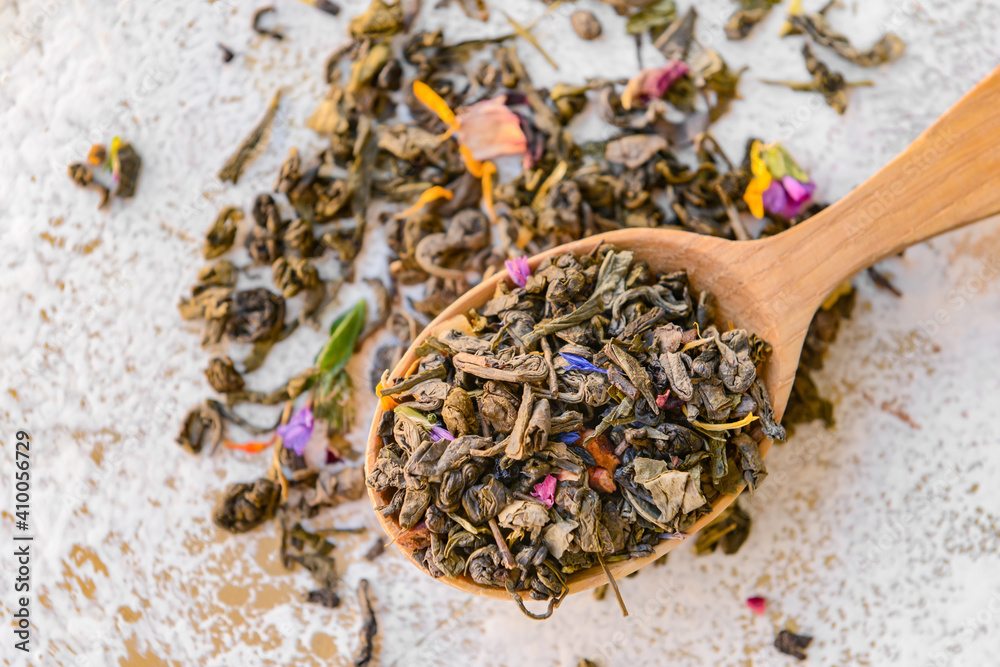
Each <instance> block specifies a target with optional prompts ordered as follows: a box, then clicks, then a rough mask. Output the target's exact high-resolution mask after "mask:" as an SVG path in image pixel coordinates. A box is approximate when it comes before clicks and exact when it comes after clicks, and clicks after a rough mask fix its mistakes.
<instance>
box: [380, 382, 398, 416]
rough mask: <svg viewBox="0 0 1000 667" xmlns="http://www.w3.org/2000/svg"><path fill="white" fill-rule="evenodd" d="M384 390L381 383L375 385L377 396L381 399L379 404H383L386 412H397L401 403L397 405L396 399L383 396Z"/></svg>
mask: <svg viewBox="0 0 1000 667" xmlns="http://www.w3.org/2000/svg"><path fill="white" fill-rule="evenodd" d="M383 389H384V387H383V386H382V383H381V382H379V383H378V384H377V385H375V395H376V396H378V397H379V398H378V400H379V403H381V404H382V410H383V411H384V412H389V411H390V410H395V409H396V406H397V405H399V403H397V402H396V399H394V398H393V397H392V396H383V395H382V390H383Z"/></svg>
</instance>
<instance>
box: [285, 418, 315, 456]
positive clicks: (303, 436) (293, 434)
mask: <svg viewBox="0 0 1000 667" xmlns="http://www.w3.org/2000/svg"><path fill="white" fill-rule="evenodd" d="M312 430H313V413H312V410H311V409H310V408H309V406H303V407H302V408H301V409H299V411H298V412H296V413H295V414H294V415H293V416H292V418H291V419H290V420H289V421H288V423H287V424H284V425H282V426H279V427H278V428H277V429H276V431H277V433H278V437H280V438H281V441H282V443H283V444H284V446H285V447H286V448H288V449H290V450H292V451H293V452H295V453H296V454H298V455H299V456H302V452H304V451H305V450H306V443H307V442H309V437H310V436H311V435H312Z"/></svg>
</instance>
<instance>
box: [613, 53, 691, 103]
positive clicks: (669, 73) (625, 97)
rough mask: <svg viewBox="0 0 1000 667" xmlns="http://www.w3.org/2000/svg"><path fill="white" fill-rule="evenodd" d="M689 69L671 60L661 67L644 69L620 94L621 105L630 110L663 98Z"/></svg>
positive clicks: (684, 64)
mask: <svg viewBox="0 0 1000 667" xmlns="http://www.w3.org/2000/svg"><path fill="white" fill-rule="evenodd" d="M688 71H689V68H688V66H687V64H686V63H684V62H682V61H680V60H671V61H670V62H669V63H667V64H666V65H665V66H663V67H651V68H649V69H644V70H642V71H641V72H639V74H638V75H637V76H635V77H633V78H632V79H631V80H629V82H628V84H627V85H626V86H625V92H624V93H622V97H621V100H622V105H623V106H624V107H625V108H626V109H631V108H633V107H635V106H637V105H643V104H646V103H648V102H649V101H650V100H653V99H656V98H658V97H663V94H664V93H666V92H667V91H668V90H669V89H670V86H672V85H674V82H676V81H677V80H678V79H680V78H681V77H682V76H684V75H685V74H687V73H688Z"/></svg>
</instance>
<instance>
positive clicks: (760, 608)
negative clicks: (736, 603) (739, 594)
mask: <svg viewBox="0 0 1000 667" xmlns="http://www.w3.org/2000/svg"><path fill="white" fill-rule="evenodd" d="M747 607H749V608H750V611H752V612H753V613H755V614H757V615H758V616H763V615H764V612H766V611H767V600H766V599H765V598H762V597H752V598H747Z"/></svg>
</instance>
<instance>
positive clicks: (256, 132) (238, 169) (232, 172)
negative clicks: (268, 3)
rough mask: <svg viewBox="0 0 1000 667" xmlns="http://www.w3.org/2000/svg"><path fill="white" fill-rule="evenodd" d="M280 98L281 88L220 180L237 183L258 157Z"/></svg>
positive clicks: (227, 165)
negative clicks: (252, 161)
mask: <svg viewBox="0 0 1000 667" xmlns="http://www.w3.org/2000/svg"><path fill="white" fill-rule="evenodd" d="M265 9H266V8H265ZM272 11H273V8H272ZM280 100H281V91H280V90H279V91H278V92H276V93H275V94H274V97H272V98H271V103H270V104H269V105H268V107H267V111H266V112H265V113H264V117H263V118H261V119H260V122H259V123H257V125H256V127H254V129H253V130H252V131H251V132H250V134H248V135H247V137H246V139H244V140H243V142H242V143H241V144H240V147H239V148H238V149H236V152H235V153H233V155H232V156H231V157H230V158H229V159H228V160H226V163H225V164H224V165H222V169H220V170H219V173H218V178H219V180H220V181H229V182H231V183H232V184H233V185H235V184H236V182H237V181H238V180H239V179H240V176H241V175H242V174H243V170H244V169H245V168H246V166H247V164H249V163H250V161H251V160H253V158H254V157H256V155H257V153H258V148H260V146H261V144H262V142H263V141H264V140H265V139H266V137H267V135H268V134H269V133H270V131H271V125H272V124H273V123H274V118H275V116H277V115H278V102H279V101H280Z"/></svg>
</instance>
